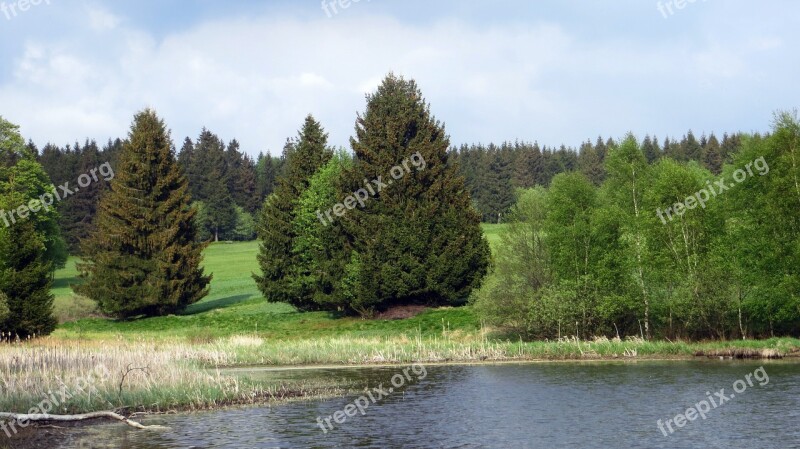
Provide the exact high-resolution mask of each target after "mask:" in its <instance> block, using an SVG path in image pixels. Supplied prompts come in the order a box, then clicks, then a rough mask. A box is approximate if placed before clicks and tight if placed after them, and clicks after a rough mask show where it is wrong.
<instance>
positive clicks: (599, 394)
mask: <svg viewBox="0 0 800 449" xmlns="http://www.w3.org/2000/svg"><path fill="white" fill-rule="evenodd" d="M761 366H763V367H764V369H763V371H757V372H756V376H754V375H753V372H754V371H756V370H758V368H759V367H761ZM417 373H419V375H418V374H417ZM763 373H766V375H767V376H768V378H769V379H768V382H764V380H766V378H765V377H764V376H763V375H762V374H763ZM396 374H399V375H400V376H401V377H402V382H403V383H404V384H405V385H404V386H403V387H401V388H398V389H397V390H396V391H393V392H392V393H391V394H390V395H389V396H388V397H385V398H383V399H382V400H379V401H378V402H377V403H374V404H369V405H368V406H367V407H366V408H364V412H365V414H364V415H361V414H360V413H359V411H358V410H357V409H355V410H354V409H349V411H350V412H355V416H352V417H348V416H347V415H344V414H342V415H339V418H340V419H341V418H342V417H345V418H346V419H347V420H346V421H345V422H344V423H343V424H336V423H335V421H334V420H333V419H331V420H330V422H331V424H332V425H335V426H336V428H335V429H334V430H328V431H327V433H325V432H323V430H322V429H321V427H320V424H319V423H318V421H317V417H320V416H321V417H322V419H323V421H322V422H323V424H322V425H323V426H325V424H324V418H326V417H328V416H331V415H333V414H334V413H335V412H336V411H338V410H345V407H346V405H347V404H351V403H353V401H355V400H357V398H358V396H359V394H355V395H352V396H348V397H345V398H337V399H333V400H325V401H315V402H298V403H291V404H286V405H279V406H273V407H249V408H235V409H226V410H219V411H214V412H204V413H194V414H181V415H171V416H159V417H152V418H147V419H146V420H144V422H145V423H146V424H162V425H166V426H169V427H170V430H166V431H157V432H149V431H139V430H134V429H132V428H129V427H127V426H125V425H122V424H116V423H114V424H104V425H98V426H92V427H89V428H85V429H82V430H76V431H75V432H80V433H81V435H80V436H79V434H78V433H76V434H75V437H74V438H72V439H71V440H70V441H69V442H65V444H64V445H63V446H62V447H65V448H66V447H84V448H124V449H168V448H169V449H172V448H351V447H353V448H548V449H549V448H618V447H630V448H648V449H651V448H748V449H750V448H763V449H766V448H781V449H785V448H800V426H798V425H797V423H798V418H800V364H796V363H782V362H772V363H768V362H731V361H725V362H707V361H702V362H701V361H697V362H636V363H621V362H620V363H615V362H600V363H574V362H569V363H537V364H511V365H509V364H505V365H479V366H429V367H426V368H425V374H426V375H425V376H424V378H423V379H419V377H422V373H421V370H420V369H419V368H417V371H412V370H410V369H407V370H406V374H405V375H404V374H403V367H390V368H363V369H330V370H297V371H280V372H275V371H262V372H252V373H249V375H257V376H275V377H278V378H280V377H283V378H286V377H303V378H312V377H314V376H334V377H336V378H338V379H342V380H346V381H348V382H350V383H353V384H355V385H358V386H361V387H364V388H366V387H369V388H377V387H379V385H380V384H383V389H384V392H386V391H385V390H387V389H388V387H391V381H392V377H393V376H395V375H396ZM748 374H749V375H750V377H749V379H750V381H751V382H752V384H753V385H752V386H749V385H748V384H747V382H746V380H747V377H746V376H747V375H748ZM409 379H410V380H409ZM758 379H760V381H759V380H758ZM737 380H741V381H742V382H741V383H739V384H738V385H737V387H738V388H739V389H741V387H742V386H745V387H746V390H744V391H743V392H741V393H735V392H734V391H733V384H734V382H736V381H737ZM395 381H396V383H398V384H399V383H400V378H397V377H396V378H395ZM760 383H764V384H765V385H763V386H761V385H760ZM722 388H724V392H723V395H724V396H726V397H727V396H730V394H731V393H734V394H735V397H734V398H732V399H730V400H728V401H727V402H725V403H724V404H722V405H719V404H717V408H713V407H712V410H711V411H709V412H708V413H707V414H706V419H705V420H703V419H701V418H700V417H697V416H695V420H694V421H690V422H688V423H686V424H685V426H684V427H682V428H678V427H676V426H675V424H673V423H671V426H672V428H673V430H674V433H672V434H669V432H668V429H667V428H666V427H665V430H664V432H666V433H667V434H668V436H665V435H664V432H662V431H661V430H659V427H658V425H657V421H658V420H659V419H660V420H662V423H664V421H666V420H667V419H673V421H674V419H675V416H676V415H677V414H679V413H686V411H687V408H689V407H690V406H693V405H694V404H697V403H698V402H700V401H703V400H706V401H708V398H707V394H706V393H707V392H709V393H710V394H711V396H712V398H716V399H715V401H714V402H715V403H716V402H718V401H719V400H720V399H719V397H718V396H716V395H715V394H714V393H715V392H719V391H720V389H722ZM374 396H379V394H378V393H373V397H374ZM376 399H377V398H376ZM368 400H369V402H371V401H372V400H371V399H368ZM360 403H361V404H362V405H363V401H362V402H360ZM700 407H701V408H703V406H702V405H701V406H700ZM343 413H344V412H343Z"/></svg>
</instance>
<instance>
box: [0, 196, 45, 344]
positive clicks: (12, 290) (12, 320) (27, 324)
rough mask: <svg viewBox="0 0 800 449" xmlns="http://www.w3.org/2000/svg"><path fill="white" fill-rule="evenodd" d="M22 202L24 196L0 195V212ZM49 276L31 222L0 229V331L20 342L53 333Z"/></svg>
mask: <svg viewBox="0 0 800 449" xmlns="http://www.w3.org/2000/svg"><path fill="white" fill-rule="evenodd" d="M24 201H25V196H24V195H21V194H19V193H16V192H13V191H11V192H9V191H2V192H0V210H8V209H10V208H14V207H16V206H17V205H18V204H24ZM50 272H51V263H50V262H49V261H48V260H47V259H46V257H45V239H44V236H43V234H42V233H40V232H38V231H37V230H36V226H35V223H34V222H33V221H31V220H24V221H20V222H18V223H16V224H14V225H13V226H10V227H5V226H2V225H0V297H3V299H4V300H5V301H4V304H3V309H4V310H3V312H4V314H5V318H4V319H2V321H0V329H2V330H3V331H4V332H7V333H10V334H15V335H18V336H20V337H21V338H25V337H27V336H29V335H33V334H36V335H47V334H49V333H51V332H52V331H53V330H55V328H56V324H57V323H56V319H55V317H54V316H53V295H52V294H51V293H50V288H51V286H52V280H51V279H52V277H51V275H50Z"/></svg>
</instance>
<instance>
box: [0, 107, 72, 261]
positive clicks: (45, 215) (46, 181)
mask: <svg viewBox="0 0 800 449" xmlns="http://www.w3.org/2000/svg"><path fill="white" fill-rule="evenodd" d="M12 192H16V193H20V194H21V196H20V197H18V199H19V202H18V203H15V204H14V203H8V204H7V205H6V207H5V208H2V209H0V210H1V211H2V213H3V215H2V216H0V226H7V225H14V223H15V222H19V221H28V220H29V221H32V222H33V223H34V226H35V229H36V231H37V232H39V233H40V234H41V235H42V237H43V239H44V244H45V259H46V260H48V261H49V262H50V263H51V266H52V268H53V269H56V268H61V267H63V266H64V263H65V262H66V260H67V250H66V244H65V242H64V239H63V238H62V237H61V231H60V228H59V226H58V221H59V214H58V212H57V211H56V206H55V201H48V202H51V203H53V206H49V207H41V201H40V198H41V197H42V196H43V195H53V194H54V193H55V188H54V187H53V185H52V183H51V181H50V178H49V177H48V175H47V173H46V172H45V170H44V168H43V167H42V165H41V164H40V163H39V162H38V161H37V160H36V155H35V154H34V153H32V152H31V150H30V149H29V148H28V147H26V146H25V142H24V141H23V139H22V136H21V135H20V134H19V127H18V126H17V125H14V124H12V123H10V122H8V121H6V120H4V119H3V118H2V117H0V195H8V194H10V193H12ZM31 201H36V202H38V203H37V204H39V205H40V207H39V210H38V211H35V212H31V211H29V212H28V214H27V217H22V218H21V217H20V215H19V212H18V211H17V209H18V208H19V207H23V206H25V207H30V205H31ZM46 201H47V200H46Z"/></svg>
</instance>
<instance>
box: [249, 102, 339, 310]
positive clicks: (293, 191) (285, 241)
mask: <svg viewBox="0 0 800 449" xmlns="http://www.w3.org/2000/svg"><path fill="white" fill-rule="evenodd" d="M327 145H328V134H326V133H325V131H324V130H323V128H322V126H321V125H320V124H319V122H317V121H316V120H314V117H312V116H311V115H309V116H307V117H306V119H305V122H304V123H303V127H302V129H301V130H300V132H299V137H298V140H297V142H296V144H293V143H292V142H291V141H287V145H286V146H285V147H284V158H285V161H286V167H285V172H284V173H283V174H282V175H281V176H280V177H279V178H278V183H277V186H276V188H275V192H274V193H273V194H272V195H270V196H269V197H268V198H267V199H266V201H265V203H264V207H263V208H262V210H261V215H260V217H259V221H258V229H257V230H258V236H259V238H260V239H261V245H260V250H259V254H258V263H259V266H260V268H261V274H254V275H253V278H254V279H255V281H256V284H257V285H258V288H259V290H260V291H261V293H262V294H263V295H264V297H265V298H266V299H267V301H271V302H288V303H290V304H293V305H295V306H297V307H299V308H301V309H302V308H305V307H307V306H308V304H307V302H306V301H305V299H304V298H302V297H300V298H298V297H297V296H296V295H295V293H296V291H295V289H294V287H295V285H294V282H293V280H292V279H291V277H290V273H291V270H292V266H293V265H294V264H295V262H296V260H295V258H294V257H293V255H292V247H293V245H294V239H295V231H294V229H293V226H292V223H293V222H294V220H295V214H296V210H295V209H296V207H297V204H298V201H299V198H300V195H301V194H302V193H303V192H304V191H305V190H306V189H307V188H308V186H309V182H310V180H311V177H312V176H313V175H314V174H315V173H316V172H317V171H318V170H319V169H320V168H321V167H322V166H324V165H325V164H326V163H327V162H328V160H330V158H331V156H332V154H333V152H332V151H331V149H330V148H328V146H327Z"/></svg>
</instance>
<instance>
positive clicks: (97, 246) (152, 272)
mask: <svg viewBox="0 0 800 449" xmlns="http://www.w3.org/2000/svg"><path fill="white" fill-rule="evenodd" d="M195 213H196V212H195V210H194V209H192V208H190V207H189V193H188V183H187V180H186V178H185V176H184V175H183V173H182V172H181V170H180V167H179V166H178V163H177V161H176V159H175V154H174V152H173V150H172V142H171V141H170V137H169V132H168V131H167V129H166V126H165V125H164V122H163V121H162V120H161V119H160V118H159V117H158V116H157V115H156V113H155V112H154V111H152V110H145V111H143V112H140V113H138V114H137V115H136V116H135V117H134V122H133V125H132V126H131V131H130V134H129V137H128V140H127V141H125V143H124V147H123V150H122V154H121V155H120V161H119V168H118V170H117V171H116V176H115V177H114V179H113V181H112V182H111V188H110V190H109V191H107V192H106V193H105V195H103V198H102V199H101V201H100V205H99V210H98V214H97V219H96V229H95V230H94V231H93V233H92V234H91V236H90V237H89V239H87V240H86V241H84V242H83V250H84V262H83V263H81V264H79V265H78V269H79V271H80V272H81V276H82V277H84V278H85V279H86V282H85V283H84V284H83V285H80V286H76V287H73V288H74V290H75V291H76V292H77V293H79V294H82V295H84V296H87V297H89V298H92V299H94V300H95V301H97V302H98V304H99V305H100V307H101V309H102V310H103V311H104V312H106V313H108V314H110V315H113V316H116V317H118V318H131V317H136V316H139V315H147V316H154V315H166V314H171V313H176V312H179V311H181V310H183V309H184V308H185V307H186V306H188V305H190V304H193V303H195V302H197V301H199V300H200V299H202V298H203V297H204V296H205V295H206V294H208V284H209V282H210V280H211V276H205V275H204V274H203V269H202V268H201V267H200V261H201V259H202V251H203V248H204V245H202V244H198V243H195V233H196V230H195V228H194V225H193V218H194V215H195Z"/></svg>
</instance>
